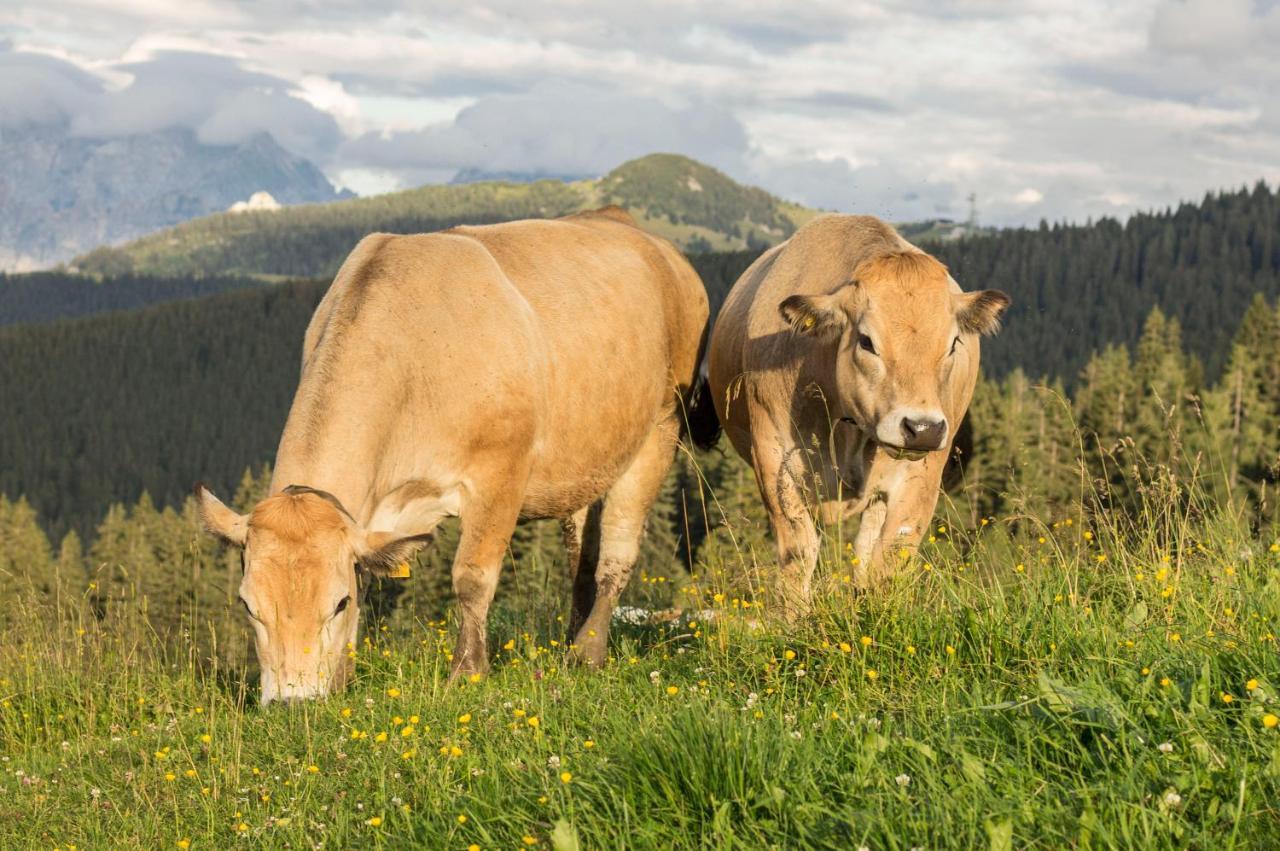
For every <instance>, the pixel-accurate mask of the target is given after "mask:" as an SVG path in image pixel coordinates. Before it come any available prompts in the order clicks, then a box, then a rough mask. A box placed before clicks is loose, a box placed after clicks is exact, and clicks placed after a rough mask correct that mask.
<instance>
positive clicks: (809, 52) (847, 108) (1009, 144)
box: [0, 0, 1280, 225]
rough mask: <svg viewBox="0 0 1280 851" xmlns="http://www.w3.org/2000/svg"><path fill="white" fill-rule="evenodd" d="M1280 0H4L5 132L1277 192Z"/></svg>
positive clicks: (870, 180)
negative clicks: (43, 126) (37, 127)
mask: <svg viewBox="0 0 1280 851" xmlns="http://www.w3.org/2000/svg"><path fill="white" fill-rule="evenodd" d="M1277 45H1280V0H1132V2H1124V0H1121V2H1116V0H1025V2H996V0H953V2H947V0H936V1H935V2H930V0H903V2H898V3H879V2H866V1H865V0H835V1H834V2H832V0H806V2H804V3H800V4H797V3H795V2H793V1H792V2H772V0H733V2H725V0H703V1H702V2H675V1H674V0H669V2H600V0H596V2H578V1H577V0H543V2H538V3H529V2H527V0H519V1H518V2H517V0H474V2H466V3H457V2H456V1H455V0H451V1H450V2H448V3H437V2H430V0H428V2H418V3H400V2H393V0H368V2H364V0H362V2H355V0H335V2H327V3H312V2H307V0H254V2H237V0H182V2H172V0H41V2H39V3H25V2H23V0H17V2H16V4H15V3H14V2H13V0H7V2H5V3H4V4H3V5H0V131H2V130H3V128H4V127H6V126H13V125H22V124H38V123H50V122H63V124H65V126H67V127H68V128H69V131H68V132H71V133H74V134H78V135H84V136H94V137H112V136H120V135H126V134H130V133H138V132H146V131H150V130H157V129H161V128H165V127H171V126H182V127H188V128H191V129H192V130H194V131H195V132H196V134H197V136H198V137H199V138H200V139H201V140H202V141H205V142H209V143H220V144H230V143H235V142H238V141H243V140H244V139H246V138H248V137H249V136H252V135H253V134H255V133H259V132H262V131H266V132H269V133H271V134H272V135H273V136H274V137H275V138H276V140H277V141H278V142H279V143H280V144H281V145H283V146H284V147H286V148H287V149H289V150H290V151H292V152H294V153H296V154H299V155H301V156H305V157H307V158H309V159H311V160H312V161H313V162H315V163H316V165H318V166H319V167H320V168H321V169H323V170H324V172H325V173H326V174H327V175H328V176H329V178H330V179H331V180H332V181H333V182H334V183H335V184H337V185H339V186H341V187H346V188H350V189H352V190H354V191H355V192H357V193H360V194H371V193H375V192H383V191H388V190H392V189H396V188H403V187H408V186H415V185H419V184H422V183H428V182H446V181H448V180H450V179H451V178H452V177H453V176H454V175H455V174H457V173H458V172H460V171H470V172H482V173H494V172H518V173H537V174H547V175H556V176H567V175H572V176H595V175H600V174H603V173H605V172H607V171H608V170H610V169H611V168H613V167H614V166H616V165H618V164H620V163H622V162H624V161H626V160H628V159H631V158H634V157H637V156H641V155H644V154H646V153H651V152H655V151H672V152H677V153H682V154H686V155H688V156H692V157H694V158H696V159H699V160H702V161H704V162H706V163H708V164H710V165H713V166H715V167H717V168H720V169H721V170H723V171H725V172H727V173H728V174H729V175H731V176H732V177H734V178H736V179H738V180H741V181H744V182H749V183H753V184H756V185H759V186H762V187H764V188H765V189H768V190H769V191H771V192H773V193H775V194H777V195H780V196H782V197H784V198H787V199H790V200H794V201H798V202H801V203H804V204H808V205H811V206H815V207H821V208H824V209H830V210H839V211H845V212H859V213H870V214H874V215H879V216H882V217H884V218H887V219H890V220H895V221H906V220H918V219H924V218H933V217H948V218H955V219H964V218H966V217H967V216H968V215H969V201H968V197H969V195H970V194H971V193H972V194H973V195H974V196H975V197H976V203H977V212H978V217H979V219H980V221H982V222H983V223H984V224H994V225H1019V224H1035V223H1036V222H1038V221H1040V220H1041V219H1048V220H1050V221H1061V220H1067V221H1084V220H1085V219H1087V218H1093V219H1097V218H1099V217H1101V216H1116V217H1121V218H1123V217H1124V216H1125V215H1127V214H1129V213H1131V212H1133V211H1134V210H1146V209H1157V208H1163V207H1165V206H1168V205H1171V204H1176V203H1177V202H1179V201H1182V200H1190V201H1198V200H1199V199H1200V198H1202V197H1203V196H1204V194H1205V192H1207V191H1210V190H1217V189H1222V188H1236V187H1239V186H1241V185H1246V184H1252V183H1254V182H1256V181H1257V180H1259V179H1265V180H1266V181H1267V182H1268V183H1270V184H1271V185H1273V186H1274V185H1276V184H1277V183H1278V182H1280V62H1278V61H1276V60H1275V59H1274V58H1273V56H1274V55H1275V54H1276V52H1277V50H1280V48H1277Z"/></svg>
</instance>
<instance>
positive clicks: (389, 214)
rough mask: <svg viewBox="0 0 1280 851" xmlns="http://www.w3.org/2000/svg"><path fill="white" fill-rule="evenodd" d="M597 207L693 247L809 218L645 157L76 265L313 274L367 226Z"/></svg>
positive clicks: (753, 241)
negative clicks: (567, 177) (621, 212)
mask: <svg viewBox="0 0 1280 851" xmlns="http://www.w3.org/2000/svg"><path fill="white" fill-rule="evenodd" d="M273 194H274V193H273ZM245 197H247V196H245ZM277 197H279V196H277ZM282 200H283V199H282ZM605 204H619V205H621V206H623V207H625V208H626V209H628V210H629V211H630V212H631V213H632V214H633V215H634V216H635V217H636V219H637V221H638V222H639V224H640V225H641V226H642V227H644V228H646V229H648V230H650V231H652V232H654V233H657V234H660V235H662V236H665V237H667V238H669V239H671V240H672V241H673V242H675V243H676V244H677V245H680V246H681V247H682V248H684V249H686V250H688V251H693V252H704V251H732V250H741V249H747V248H761V247H764V246H768V245H773V244H775V243H777V242H779V241H781V240H783V239H785V238H786V237H788V236H790V235H791V234H792V233H793V232H794V231H795V229H796V228H797V227H799V225H801V224H803V223H804V222H805V221H807V220H808V219H810V218H812V217H813V216H814V215H816V214H817V211H815V210H810V209H807V208H805V207H801V206H799V205H797V204H791V203H788V202H786V201H782V200H781V199H779V198H776V197H775V196H773V195H770V194H769V193H768V192H765V191H764V190H762V189H757V188H754V187H750V186H743V185H741V184H739V183H737V182H736V181H734V180H732V179H731V178H729V177H728V176H727V175H725V174H724V173H722V172H720V171H717V170H716V169H714V168H711V167H710V166H707V165H703V164H702V163H699V162H696V161H694V160H691V159H689V158H687V157H682V156H678V155H675V154H652V155H650V156H646V157H642V158H640V159H637V160H632V161H631V162H628V163H624V164H623V165H621V166H619V167H618V168H616V169H614V170H613V171H611V172H609V173H608V174H606V175H605V176H604V177H602V178H599V179H597V180H578V181H570V182H564V181H558V180H547V179H543V180H535V181H534V182H532V183H517V182H509V181H508V182H501V181H483V182H473V183H465V184H450V185H435V186H423V187H419V188H417V189H410V190H406V191H403V192H394V193H390V194H387V195H378V196H373V197H369V198H355V199H350V200H345V201H338V202H335V203H331V204H323V205H310V206H305V207H299V208H293V209H284V210H279V211H274V212H265V211H264V212H254V211H247V212H241V213H236V214H234V215H229V214H221V215H212V216H207V217H205V218H202V219H196V220H194V221H189V222H185V223H183V224H180V225H178V226H176V227H173V228H169V229H166V230H163V231H160V232H158V233H154V234H150V235H148V236H145V237H142V238H141V239H137V240H135V241H133V242H130V243H128V244H126V245H123V246H120V247H118V248H109V249H100V250H98V251H95V252H93V253H91V254H88V255H85V256H83V257H80V258H77V259H76V260H75V266H76V267H77V268H79V269H81V270H83V271H86V272H90V273H94V274H105V273H121V272H134V273H146V274H157V275H189V274H228V275H240V274H254V275H262V276H293V277H312V276H315V277H323V276H327V275H332V274H333V273H334V272H335V271H336V270H337V268H338V266H339V265H340V264H341V262H342V259H343V258H344V257H346V255H347V253H348V252H350V251H351V248H352V247H353V246H354V245H355V244H356V242H357V241H359V239H360V238H361V237H363V236H364V235H365V234H367V233H370V232H372V231H378V230H381V231H390V232H396V233H421V232H425V231H432V230H440V229H442V228H447V227H452V226H454V225H458V224H484V223H489V222H500V221H509V220H511V219H520V218H537V217H552V216H561V215H565V214H567V213H572V212H576V211H578V210H584V209H593V208H596V207H601V206H604V205H605Z"/></svg>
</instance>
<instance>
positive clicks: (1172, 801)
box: [1164, 789, 1182, 807]
mask: <svg viewBox="0 0 1280 851" xmlns="http://www.w3.org/2000/svg"><path fill="white" fill-rule="evenodd" d="M1164 805H1165V806H1166V807H1180V806H1182V796H1181V795H1179V794H1178V793H1177V792H1175V791H1173V790H1172V789H1170V790H1169V791H1168V792H1165V793H1164Z"/></svg>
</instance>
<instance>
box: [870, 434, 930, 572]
mask: <svg viewBox="0 0 1280 851" xmlns="http://www.w3.org/2000/svg"><path fill="white" fill-rule="evenodd" d="M892 463H894V464H902V465H911V466H905V467H903V468H901V469H902V472H901V473H900V474H898V475H890V476H886V477H885V478H886V480H887V481H888V484H887V486H886V487H885V489H884V490H883V491H882V492H881V493H879V494H877V495H876V498H875V499H873V500H872V503H871V505H870V506H868V508H867V510H866V511H865V512H864V513H863V515H862V526H861V527H860V528H859V529H858V537H857V540H856V541H855V542H854V554H855V555H857V556H858V562H859V563H858V568H859V569H858V571H857V572H856V573H855V574H854V581H855V584H856V585H857V586H858V587H859V588H864V589H867V588H873V587H875V586H877V585H879V584H881V583H883V582H884V581H885V580H887V579H888V578H889V577H890V576H892V575H893V572H894V570H895V569H896V568H897V566H898V565H899V564H901V563H902V562H903V561H904V560H905V559H904V558H903V551H904V550H905V551H906V554H907V555H908V556H909V555H911V554H912V553H914V552H915V551H916V549H917V548H918V547H919V546H920V539H921V538H923V537H924V534H925V531H926V530H927V529H928V528H929V523H930V521H931V520H932V519H933V512H934V509H935V508H936V507H937V505H938V493H939V485H940V484H941V482H942V471H943V467H944V466H945V465H944V464H943V463H942V462H941V461H935V460H934V459H933V458H930V459H927V460H925V461H921V462H918V463H913V462H910V461H894V462H892Z"/></svg>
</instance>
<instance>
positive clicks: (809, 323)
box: [804, 316, 813, 328]
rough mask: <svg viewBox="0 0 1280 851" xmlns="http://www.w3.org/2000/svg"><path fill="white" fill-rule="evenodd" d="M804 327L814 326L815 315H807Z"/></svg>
mask: <svg viewBox="0 0 1280 851" xmlns="http://www.w3.org/2000/svg"><path fill="white" fill-rule="evenodd" d="M804 327H805V328H812V327H813V317H812V316H806V317H805V318H804Z"/></svg>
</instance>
